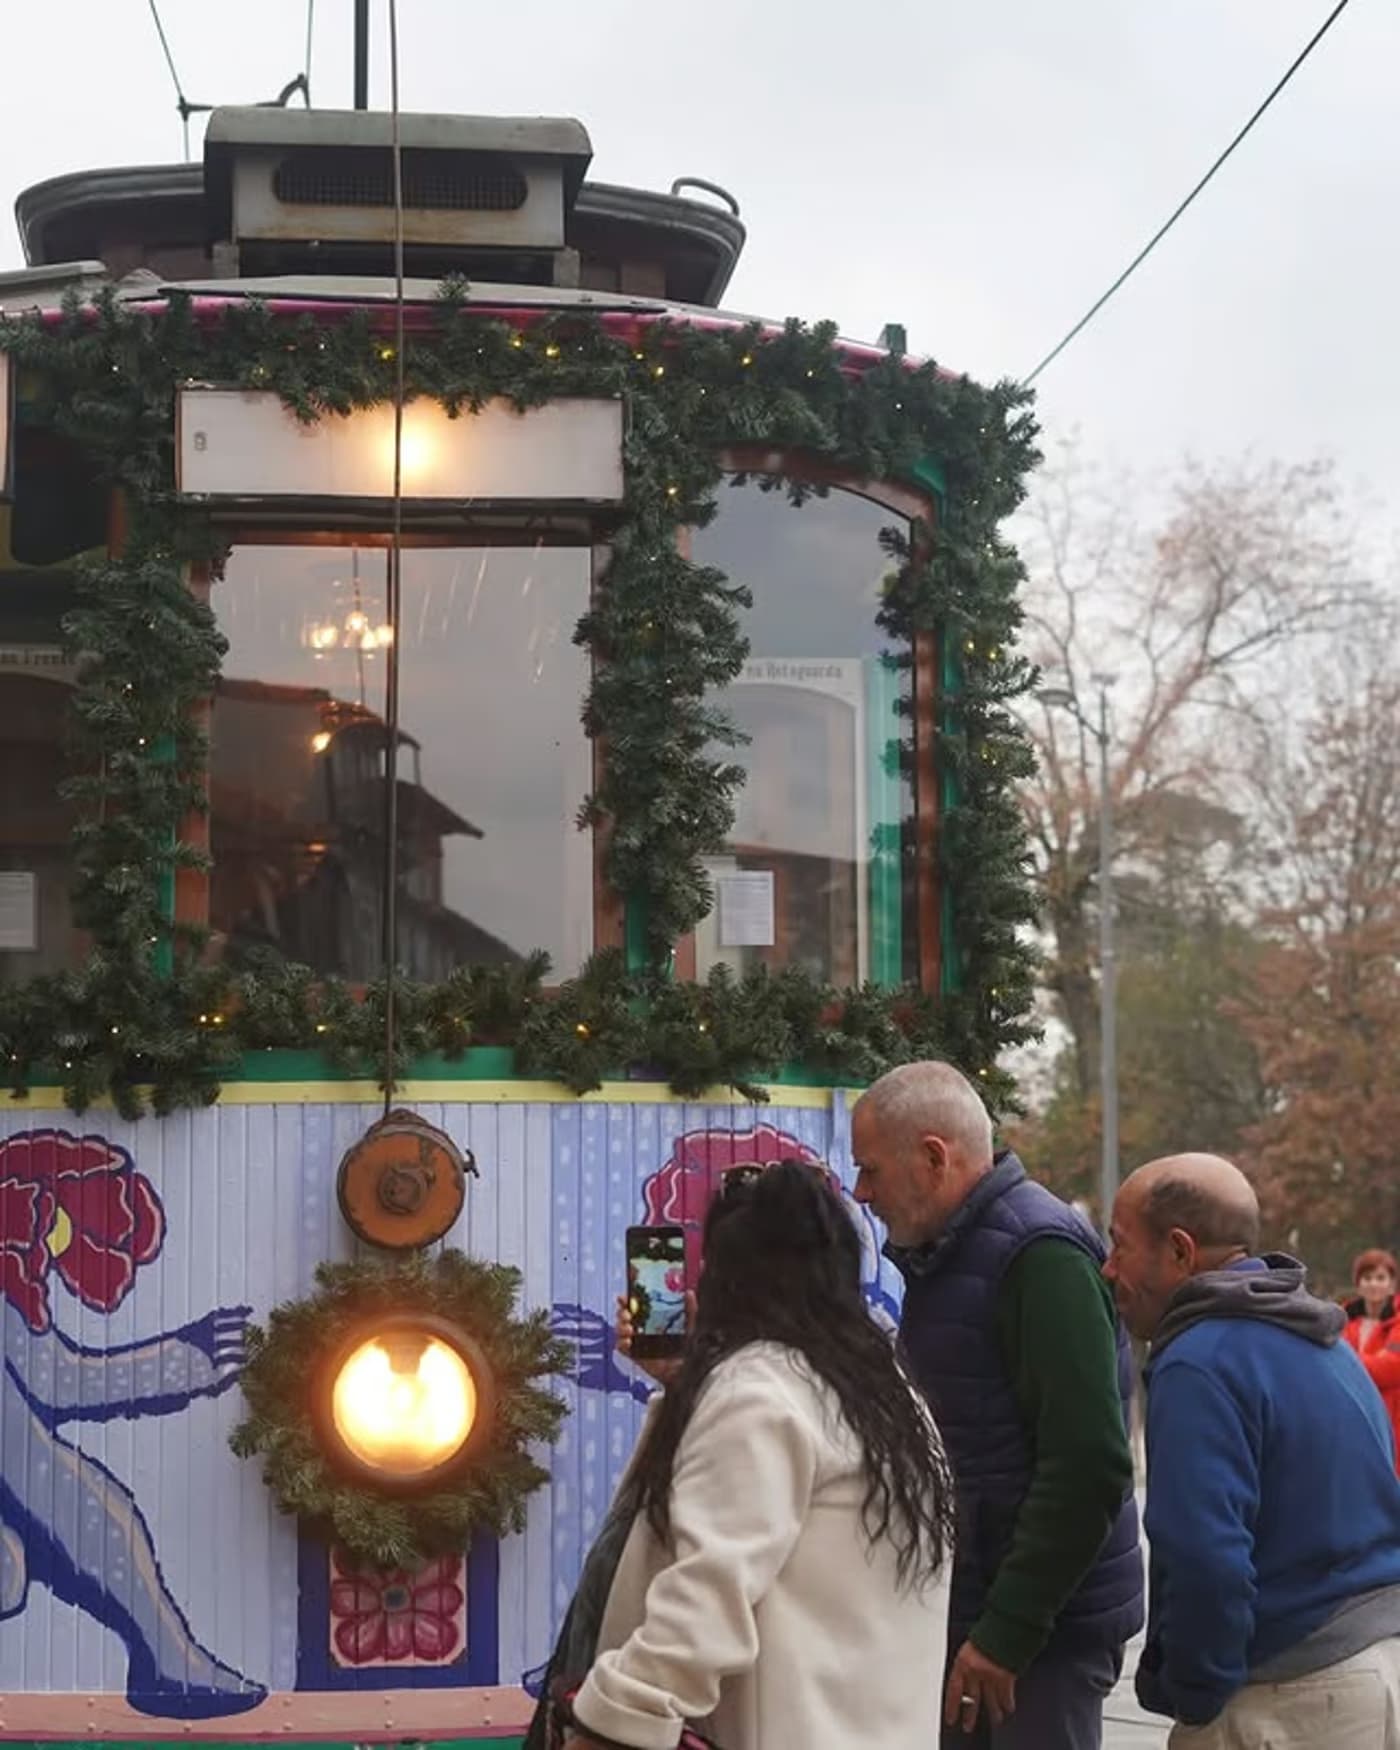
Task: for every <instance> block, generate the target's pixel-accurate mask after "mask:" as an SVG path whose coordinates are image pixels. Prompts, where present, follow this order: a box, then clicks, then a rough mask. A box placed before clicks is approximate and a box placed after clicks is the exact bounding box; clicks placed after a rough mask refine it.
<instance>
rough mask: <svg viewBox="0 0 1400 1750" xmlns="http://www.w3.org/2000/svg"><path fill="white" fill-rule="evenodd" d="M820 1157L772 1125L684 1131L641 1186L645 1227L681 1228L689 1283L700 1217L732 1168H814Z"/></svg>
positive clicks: (694, 1271) (696, 1265)
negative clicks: (781, 1164)
mask: <svg viewBox="0 0 1400 1750" xmlns="http://www.w3.org/2000/svg"><path fill="white" fill-rule="evenodd" d="M819 1159H820V1157H819V1156H817V1155H816V1154H815V1153H814V1152H813V1151H812V1150H811V1149H810V1148H808V1147H807V1145H806V1143H803V1142H799V1141H798V1140H797V1138H796V1137H795V1136H789V1135H788V1134H787V1132H786V1131H782V1130H779V1129H777V1128H776V1127H775V1126H774V1125H772V1124H758V1125H755V1126H754V1127H753V1128H752V1129H751V1130H687V1131H686V1132H685V1134H684V1135H683V1136H678V1137H677V1138H676V1141H675V1146H674V1147H673V1148H672V1150H671V1154H670V1158H669V1159H668V1160H667V1161H666V1162H665V1164H664V1165H663V1166H662V1167H660V1168H659V1169H658V1170H657V1171H656V1172H654V1173H653V1174H652V1175H651V1177H650V1178H649V1179H648V1180H647V1181H646V1183H645V1184H644V1185H643V1186H642V1200H643V1203H644V1205H645V1208H646V1225H647V1226H648V1227H666V1226H670V1225H677V1226H680V1227H683V1228H684V1229H685V1256H686V1271H687V1276H688V1279H689V1280H690V1281H691V1282H694V1281H696V1280H698V1277H699V1272H700V1234H701V1229H702V1228H703V1227H704V1224H705V1213H706V1211H707V1210H708V1209H709V1207H710V1202H711V1200H712V1199H713V1198H714V1197H715V1196H716V1195H717V1193H718V1191H719V1187H720V1181H721V1179H722V1178H723V1177H724V1175H725V1173H726V1172H728V1170H729V1169H730V1168H731V1167H744V1166H761V1167H767V1166H772V1165H774V1164H775V1163H776V1162H778V1161H811V1162H814V1163H818V1164H819ZM684 1285H685V1282H684V1279H683V1280H682V1282H681V1284H680V1286H681V1287H684Z"/></svg>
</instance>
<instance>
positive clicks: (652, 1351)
mask: <svg viewBox="0 0 1400 1750" xmlns="http://www.w3.org/2000/svg"><path fill="white" fill-rule="evenodd" d="M685 1290H686V1280H685V1230H684V1229H683V1228H679V1227H629V1228H628V1230H627V1309H628V1311H629V1312H630V1313H631V1315H632V1353H633V1354H634V1355H636V1356H637V1357H639V1358H640V1359H642V1360H648V1361H664V1360H670V1359H672V1358H674V1357H677V1356H679V1355H681V1354H682V1353H683V1352H684V1350H685Z"/></svg>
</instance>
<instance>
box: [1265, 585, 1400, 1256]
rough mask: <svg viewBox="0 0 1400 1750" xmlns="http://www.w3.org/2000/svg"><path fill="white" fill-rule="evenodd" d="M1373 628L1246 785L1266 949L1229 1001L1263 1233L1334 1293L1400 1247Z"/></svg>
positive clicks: (1399, 1068)
mask: <svg viewBox="0 0 1400 1750" xmlns="http://www.w3.org/2000/svg"><path fill="white" fill-rule="evenodd" d="M1396 630H1397V628H1396V626H1395V625H1394V623H1393V622H1389V621H1387V620H1385V619H1383V618H1381V617H1379V616H1378V617H1377V618H1376V620H1375V621H1374V622H1373V625H1372V628H1371V633H1370V636H1369V637H1368V638H1367V639H1366V640H1365V641H1352V642H1350V643H1349V644H1348V645H1347V646H1346V647H1345V648H1344V649H1343V651H1342V652H1341V653H1340V655H1339V656H1338V658H1337V660H1336V662H1335V663H1334V664H1333V665H1332V667H1331V669H1330V672H1325V673H1324V674H1322V675H1320V676H1315V677H1313V686H1314V688H1315V691H1316V695H1317V703H1316V705H1315V707H1314V708H1313V709H1312V710H1310V711H1309V712H1308V713H1307V714H1306V716H1305V717H1304V719H1303V721H1302V723H1301V725H1299V726H1297V727H1296V729H1295V731H1294V733H1293V734H1292V735H1291V736H1290V735H1289V734H1288V732H1287V730H1286V728H1285V727H1284V726H1283V725H1282V724H1279V725H1278V726H1276V728H1275V731H1274V733H1273V734H1271V735H1270V736H1269V737H1268V738H1267V739H1266V740H1265V741H1264V742H1262V744H1261V749H1260V755H1261V757H1260V759H1259V761H1258V763H1257V768H1256V773H1257V779H1258V799H1259V807H1260V811H1261V816H1262V819H1263V823H1264V831H1263V834H1262V835H1261V836H1262V845H1263V849H1264V850H1265V852H1266V854H1265V855H1264V856H1263V857H1262V858H1261V859H1260V861H1259V868H1258V883H1259V888H1260V893H1261V898H1262V901H1263V905H1264V911H1263V922H1264V924H1265V925H1266V927H1267V929H1268V932H1269V944H1268V947H1267V949H1266V950H1265V952H1264V953H1263V954H1262V955H1261V956H1260V957H1259V958H1258V959H1257V960H1256V962H1255V965H1254V967H1253V970H1252V976H1251V978H1250V980H1249V981H1248V985H1247V988H1246V991H1245V994H1244V995H1243V997H1242V999H1241V1000H1240V1001H1239V1002H1238V1003H1237V1004H1235V1006H1234V1012H1235V1014H1236V1015H1237V1017H1238V1018H1239V1021H1240V1024H1241V1025H1242V1027H1243V1029H1244V1031H1245V1033H1246V1035H1247V1037H1248V1038H1249V1040H1250V1041H1251V1043H1252V1045H1253V1046H1254V1048H1255V1050H1256V1051H1257V1052H1258V1055H1259V1061H1260V1067H1261V1070H1262V1072H1263V1075H1264V1078H1265V1081H1266V1083H1267V1086H1268V1091H1269V1109H1268V1113H1267V1116H1265V1117H1264V1118H1262V1120H1261V1121H1260V1122H1259V1123H1258V1124H1257V1125H1255V1126H1254V1127H1253V1128H1252V1130H1251V1132H1250V1134H1249V1137H1248V1147H1247V1151H1246V1157H1245V1164H1246V1165H1247V1166H1248V1167H1250V1168H1252V1170H1253V1172H1254V1175H1255V1177H1256V1181H1257V1183H1258V1184H1259V1186H1260V1190H1261V1196H1262V1198H1263V1202H1264V1206H1265V1212H1266V1216H1267V1218H1268V1221H1269V1226H1270V1229H1271V1232H1272V1234H1273V1236H1274V1238H1275V1239H1276V1240H1277V1241H1279V1242H1280V1243H1283V1244H1286V1245H1291V1246H1293V1247H1296V1248H1299V1249H1301V1250H1302V1251H1303V1253H1304V1255H1305V1256H1307V1257H1308V1258H1309V1259H1310V1261H1311V1262H1312V1263H1313V1265H1314V1267H1315V1268H1317V1269H1320V1270H1321V1271H1322V1272H1323V1274H1324V1276H1326V1277H1327V1278H1329V1279H1330V1280H1331V1281H1332V1282H1333V1283H1334V1284H1335V1283H1339V1282H1345V1280H1346V1273H1347V1266H1348V1262H1349V1259H1350V1257H1351V1255H1352V1253H1353V1252H1354V1251H1355V1250H1357V1249H1359V1248H1360V1247H1361V1246H1363V1245H1375V1244H1384V1245H1389V1246H1394V1245H1396V1244H1397V1243H1400V1171H1397V1147H1400V665H1397V663H1396V662H1395V660H1394V658H1393V656H1392V654H1391V653H1392V651H1393V649H1394V639H1395V632H1396Z"/></svg>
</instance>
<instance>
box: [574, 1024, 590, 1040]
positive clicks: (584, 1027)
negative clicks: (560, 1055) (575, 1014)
mask: <svg viewBox="0 0 1400 1750" xmlns="http://www.w3.org/2000/svg"><path fill="white" fill-rule="evenodd" d="M574 1032H575V1033H577V1034H578V1036H579V1038H580V1039H587V1037H588V1023H587V1022H586V1021H580V1022H579V1023H578V1025H577V1026H576V1027H575V1028H574Z"/></svg>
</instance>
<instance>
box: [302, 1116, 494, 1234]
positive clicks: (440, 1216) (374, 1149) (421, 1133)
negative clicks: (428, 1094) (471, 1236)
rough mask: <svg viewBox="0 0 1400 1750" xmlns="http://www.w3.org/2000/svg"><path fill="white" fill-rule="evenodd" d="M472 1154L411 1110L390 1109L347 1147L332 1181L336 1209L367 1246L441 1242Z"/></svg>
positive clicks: (471, 1167)
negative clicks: (390, 1110) (336, 1203)
mask: <svg viewBox="0 0 1400 1750" xmlns="http://www.w3.org/2000/svg"><path fill="white" fill-rule="evenodd" d="M475 1172H476V1163H475V1161H473V1159H472V1157H471V1155H470V1153H464V1152H463V1151H462V1150H461V1149H459V1148H458V1147H457V1145H456V1143H455V1142H453V1140H452V1138H451V1137H450V1136H448V1135H446V1134H445V1133H444V1132H443V1131H441V1130H439V1129H437V1127H436V1126H435V1125H432V1124H429V1123H428V1121H427V1120H426V1119H425V1118H420V1117H419V1116H418V1114H417V1113H416V1112H406V1111H395V1112H390V1113H389V1114H388V1115H387V1116H386V1117H384V1118H381V1119H380V1120H379V1122H378V1123H377V1124H372V1125H371V1126H370V1128H369V1129H368V1130H367V1131H366V1132H365V1134H364V1135H363V1136H362V1137H361V1138H360V1140H359V1141H358V1142H357V1143H355V1144H354V1145H353V1147H351V1148H349V1149H347V1151H346V1153H345V1158H344V1159H343V1160H342V1161H341V1163H340V1172H339V1174H338V1176H337V1179H336V1197H337V1198H338V1200H339V1203H340V1213H341V1214H342V1215H343V1216H344V1217H345V1220H346V1222H347V1223H348V1224H349V1226H350V1229H351V1231H352V1232H353V1233H354V1234H356V1235H357V1237H358V1238H360V1239H362V1240H364V1241H365V1242H366V1243H367V1244H369V1245H371V1246H381V1247H383V1248H384V1249H385V1250H386V1251H391V1252H406V1251H411V1250H413V1249H415V1248H416V1247H419V1246H429V1245H431V1244H432V1243H433V1241H434V1240H440V1239H441V1238H442V1237H443V1235H444V1234H445V1233H447V1232H448V1230H449V1229H450V1228H451V1227H452V1224H453V1223H454V1222H455V1221H456V1219H457V1217H458V1216H459V1215H460V1214H461V1213H462V1204H463V1202H464V1201H465V1198H466V1189H467V1179H466V1176H467V1174H468V1173H475Z"/></svg>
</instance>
